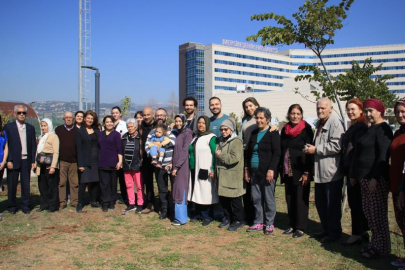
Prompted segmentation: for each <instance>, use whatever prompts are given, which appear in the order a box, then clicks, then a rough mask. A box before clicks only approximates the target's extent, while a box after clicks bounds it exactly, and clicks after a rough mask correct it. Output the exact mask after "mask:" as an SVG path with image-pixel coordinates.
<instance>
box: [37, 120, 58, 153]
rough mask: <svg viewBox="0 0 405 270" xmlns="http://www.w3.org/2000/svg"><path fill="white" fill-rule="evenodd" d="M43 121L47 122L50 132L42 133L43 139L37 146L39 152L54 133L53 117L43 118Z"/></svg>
mask: <svg viewBox="0 0 405 270" xmlns="http://www.w3.org/2000/svg"><path fill="white" fill-rule="evenodd" d="M42 122H45V123H46V124H47V125H48V132H47V133H45V134H42V137H41V140H39V143H38V147H37V151H38V153H41V152H42V150H44V146H45V143H46V140H47V139H48V136H49V134H52V133H54V130H53V124H52V121H51V119H49V118H44V119H42V120H41V123H42Z"/></svg>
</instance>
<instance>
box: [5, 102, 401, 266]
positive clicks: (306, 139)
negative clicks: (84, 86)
mask: <svg viewBox="0 0 405 270" xmlns="http://www.w3.org/2000/svg"><path fill="white" fill-rule="evenodd" d="M183 107H184V111H185V114H178V115H176V116H175V118H174V123H172V124H171V125H168V123H167V120H168V115H167V111H166V110H165V109H163V108H159V109H157V110H156V112H154V111H153V110H152V108H149V107H146V108H144V109H143V111H139V112H137V113H136V114H135V115H134V117H133V118H129V119H127V120H126V121H123V120H122V119H121V117H122V114H121V109H120V108H119V107H114V108H113V109H112V110H111V115H108V116H106V117H104V119H103V121H102V126H100V124H99V120H98V116H97V115H96V114H95V113H94V112H93V111H91V110H89V111H87V112H82V111H79V112H76V113H75V114H74V115H73V113H71V112H66V113H65V114H64V118H63V120H64V124H63V125H61V126H58V127H57V128H56V129H54V128H53V124H52V121H51V120H50V119H47V118H45V119H42V120H41V126H40V127H41V131H42V136H41V137H40V139H39V142H38V145H37V144H36V138H35V129H34V128H33V127H32V126H31V125H29V124H27V123H25V116H26V112H27V108H26V107H24V106H23V105H17V106H16V107H15V109H14V112H15V115H16V121H15V122H12V123H8V124H6V125H5V127H4V129H0V146H1V149H0V160H2V162H1V163H0V170H1V172H0V173H1V176H2V174H3V171H4V168H7V172H8V173H7V185H8V209H7V210H8V212H10V213H12V214H15V213H16V211H17V205H16V190H17V183H18V177H19V176H20V178H21V209H22V211H23V213H25V214H28V213H30V211H31V209H30V203H29V202H30V201H29V183H30V182H29V178H30V177H29V175H30V170H31V169H33V170H35V172H36V174H37V175H38V187H39V191H40V197H41V203H40V207H39V209H38V210H37V211H38V212H41V211H45V210H46V211H49V212H54V211H58V210H59V209H63V208H65V207H66V206H67V201H68V200H67V198H68V197H67V193H69V194H70V195H69V196H70V204H71V205H72V206H74V207H76V210H77V212H78V213H80V212H82V209H83V207H84V206H85V204H86V202H85V190H86V188H87V189H88V193H89V195H90V206H91V207H100V208H102V211H105V212H106V211H108V210H109V209H114V208H115V203H116V202H117V201H118V202H120V203H125V204H126V205H127V208H126V209H125V210H123V213H126V212H129V211H135V212H137V213H142V214H148V213H151V212H152V211H153V210H154V207H156V204H155V202H154V199H155V195H154V186H153V185H154V181H153V179H155V180H156V183H157V188H158V193H159V201H160V205H159V207H158V208H159V218H160V219H166V218H168V217H169V218H171V220H172V224H173V225H184V224H186V223H187V222H188V221H189V220H190V222H197V221H202V225H203V226H207V225H209V224H210V223H211V222H212V221H213V220H214V218H215V217H216V216H215V215H216V214H217V215H218V216H219V217H220V218H221V223H220V224H219V227H220V228H228V230H230V231H236V230H238V229H239V228H241V227H243V226H245V225H249V227H248V228H247V230H246V231H247V232H254V231H262V232H263V233H264V234H265V235H271V234H273V231H274V219H275V215H276V200H275V187H276V185H275V183H276V180H277V178H278V176H280V179H281V182H282V183H284V186H285V199H286V203H287V209H288V217H289V227H288V228H286V229H285V231H284V232H283V234H284V235H291V236H292V237H293V238H299V237H302V236H303V235H304V234H305V232H306V231H307V226H308V211H309V195H310V182H311V181H314V182H315V205H316V209H317V211H318V214H319V218H320V221H321V225H322V228H323V231H322V232H320V233H318V234H314V235H313V237H316V238H319V239H320V241H321V242H322V243H330V242H336V241H338V240H340V238H341V235H342V226H341V217H342V212H341V204H342V191H343V190H344V189H343V185H344V178H345V177H346V179H347V195H348V202H349V206H350V209H351V217H352V235H351V236H350V237H349V238H348V239H347V240H346V241H345V242H343V243H342V244H343V245H345V246H351V245H356V244H361V243H362V242H365V241H367V242H368V241H369V243H368V244H367V245H366V246H365V247H364V248H363V249H362V250H361V255H362V256H363V257H364V258H368V259H373V258H377V257H379V256H381V255H386V254H389V253H390V252H391V243H390V235H389V228H388V193H389V191H391V192H392V194H393V201H394V202H393V203H394V209H395V217H396V221H397V223H398V226H399V227H400V229H401V231H402V232H403V235H405V196H404V192H405V182H404V181H403V180H402V179H403V172H404V160H405V136H402V135H403V134H404V133H405V101H403V100H399V101H397V103H396V104H395V107H394V112H395V116H396V119H397V121H398V123H399V124H400V128H399V129H398V130H397V131H396V132H395V134H393V132H392V131H391V128H390V126H389V125H388V124H387V123H386V122H385V121H384V113H385V107H384V104H383V103H382V102H381V101H379V100H377V99H369V100H365V101H360V100H358V99H351V100H349V101H348V102H347V103H346V112H347V117H348V118H349V119H350V127H349V128H348V129H347V130H346V131H345V129H344V125H343V123H342V121H341V120H340V119H339V118H338V117H337V116H336V115H335V114H334V113H333V106H332V103H331V101H330V100H329V99H327V98H322V99H320V100H318V101H317V103H316V111H317V116H318V121H317V123H316V124H315V129H314V130H313V129H312V127H311V126H310V125H309V124H308V123H307V122H306V121H305V120H304V119H303V118H304V115H303V110H302V107H301V106H300V105H299V104H293V105H291V106H290V107H289V108H288V111H287V123H286V124H285V126H284V127H283V128H282V130H281V132H279V131H278V128H277V126H271V125H270V121H271V113H270V111H269V109H267V108H265V107H261V106H260V105H259V103H258V101H257V100H256V99H255V98H253V97H249V98H247V99H246V100H244V101H243V103H242V107H243V111H244V116H243V118H242V122H241V123H236V122H235V120H234V119H233V118H231V117H229V116H228V115H226V114H224V113H222V104H221V100H220V99H219V98H218V97H212V98H211V99H210V100H209V108H210V111H211V113H212V116H211V117H208V116H205V115H202V114H199V113H198V103H197V100H196V99H195V98H193V97H186V98H185V99H184V101H183ZM0 121H1V119H0ZM1 126H2V125H1V123H0V128H1ZM389 160H391V162H389ZM117 179H118V181H117ZM169 181H170V186H169ZM117 182H118V183H119V184H120V191H121V197H119V196H118V192H117V189H118V188H117ZM67 183H69V187H70V190H69V192H66V186H67ZM368 231H371V240H370V239H369V235H368ZM393 265H397V266H405V259H399V260H397V261H395V262H393Z"/></svg>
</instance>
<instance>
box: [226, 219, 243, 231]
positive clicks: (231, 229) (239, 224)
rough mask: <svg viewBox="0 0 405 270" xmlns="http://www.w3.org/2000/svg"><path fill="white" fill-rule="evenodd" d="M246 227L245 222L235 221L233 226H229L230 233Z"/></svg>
mask: <svg viewBox="0 0 405 270" xmlns="http://www.w3.org/2000/svg"><path fill="white" fill-rule="evenodd" d="M243 226H245V222H243V221H234V222H232V224H231V225H229V228H228V231H237V230H238V229H239V228H240V227H243Z"/></svg>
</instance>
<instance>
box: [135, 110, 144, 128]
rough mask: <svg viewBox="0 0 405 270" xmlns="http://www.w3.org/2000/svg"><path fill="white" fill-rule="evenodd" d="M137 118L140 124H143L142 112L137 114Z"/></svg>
mask: <svg viewBox="0 0 405 270" xmlns="http://www.w3.org/2000/svg"><path fill="white" fill-rule="evenodd" d="M135 119H136V121H137V122H138V126H141V123H142V120H143V116H142V114H140V113H138V114H136V116H135Z"/></svg>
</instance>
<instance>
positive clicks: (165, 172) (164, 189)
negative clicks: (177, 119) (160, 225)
mask: <svg viewBox="0 0 405 270" xmlns="http://www.w3.org/2000/svg"><path fill="white" fill-rule="evenodd" d="M155 119H156V124H158V123H159V124H164V125H166V121H167V111H166V110H165V109H163V108H159V109H157V110H156V115H155ZM154 132H155V129H153V130H151V131H150V132H149V134H148V138H147V140H146V146H145V152H146V153H147V154H149V151H150V148H149V143H150V140H151V138H152V134H153V133H154ZM167 136H168V137H169V139H170V143H169V144H168V145H166V149H165V150H166V151H165V155H164V158H163V161H162V167H160V168H159V167H154V172H155V179H156V183H157V185H158V190H159V199H160V215H159V219H166V218H167V213H168V208H169V207H170V210H171V214H173V207H172V205H173V200H172V196H171V194H170V193H169V192H168V176H169V174H170V173H169V172H170V169H169V167H167V166H168V165H171V163H172V157H173V148H174V143H175V140H176V137H175V136H174V134H172V132H171V130H170V128H168V131H167ZM171 181H172V178H171V176H170V182H171ZM144 211H145V213H149V212H150V211H148V209H145V210H144ZM143 213H144V212H143Z"/></svg>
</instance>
